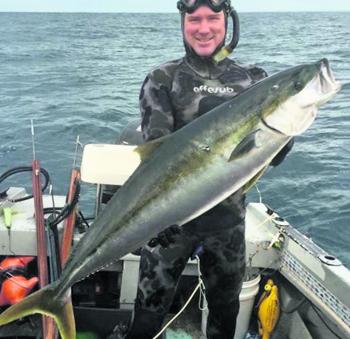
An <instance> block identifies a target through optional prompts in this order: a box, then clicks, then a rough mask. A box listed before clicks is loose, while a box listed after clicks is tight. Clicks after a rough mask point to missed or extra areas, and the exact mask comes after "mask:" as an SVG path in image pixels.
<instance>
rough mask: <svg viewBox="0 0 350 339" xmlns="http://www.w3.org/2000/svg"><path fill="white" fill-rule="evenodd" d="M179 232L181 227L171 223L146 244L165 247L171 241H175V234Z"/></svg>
mask: <svg viewBox="0 0 350 339" xmlns="http://www.w3.org/2000/svg"><path fill="white" fill-rule="evenodd" d="M180 232H181V227H180V226H177V225H172V226H169V227H168V228H166V229H165V230H164V231H162V232H160V233H159V234H158V235H157V237H155V238H152V239H151V240H150V241H149V242H148V246H150V247H156V246H157V245H160V246H162V247H164V248H167V247H168V246H169V245H170V244H171V243H174V242H175V235H176V234H179V233H180Z"/></svg>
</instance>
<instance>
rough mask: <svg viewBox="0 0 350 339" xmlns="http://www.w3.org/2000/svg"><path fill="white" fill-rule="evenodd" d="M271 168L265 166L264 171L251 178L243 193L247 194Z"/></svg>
mask: <svg viewBox="0 0 350 339" xmlns="http://www.w3.org/2000/svg"><path fill="white" fill-rule="evenodd" d="M268 167H269V165H267V166H265V167H264V168H263V169H262V170H260V171H259V172H258V173H257V174H255V175H254V177H253V178H251V179H250V180H249V181H248V182H247V183H246V184H245V185H244V186H243V193H247V192H248V191H249V190H250V189H251V188H252V187H253V186H254V185H255V184H256V183H257V182H258V180H259V179H260V178H261V176H262V175H263V174H264V172H265V170H266V169H267V168H268Z"/></svg>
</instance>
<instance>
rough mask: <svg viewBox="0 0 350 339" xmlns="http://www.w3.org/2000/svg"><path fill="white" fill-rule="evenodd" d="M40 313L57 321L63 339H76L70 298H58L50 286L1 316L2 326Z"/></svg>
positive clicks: (10, 308)
mask: <svg viewBox="0 0 350 339" xmlns="http://www.w3.org/2000/svg"><path fill="white" fill-rule="evenodd" d="M35 313H40V314H43V315H47V316H50V317H52V318H54V319H55V321H56V323H57V326H58V330H59V332H60V335H61V337H62V339H75V321H74V315H73V306H72V303H71V299H70V297H68V298H67V297H65V299H61V298H57V293H56V289H55V287H54V286H52V285H48V286H46V287H44V288H42V289H40V290H39V291H37V292H34V293H33V294H30V295H29V296H27V297H26V298H25V299H23V300H22V301H20V302H19V303H17V304H15V305H13V306H11V307H9V308H8V309H6V310H5V311H4V312H3V313H1V314H0V326H2V325H6V324H8V323H10V322H12V321H15V320H17V319H19V318H23V317H26V316H28V315H31V314H35Z"/></svg>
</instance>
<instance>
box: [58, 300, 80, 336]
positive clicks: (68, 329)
mask: <svg viewBox="0 0 350 339" xmlns="http://www.w3.org/2000/svg"><path fill="white" fill-rule="evenodd" d="M56 310H57V312H55V316H54V319H55V321H56V323H57V327H58V330H59V332H60V335H61V337H62V339H75V320H74V312H73V305H72V301H71V300H70V298H69V301H67V302H66V303H65V304H64V305H63V307H61V306H60V305H58V307H57V308H56Z"/></svg>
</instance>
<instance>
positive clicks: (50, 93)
mask: <svg viewBox="0 0 350 339" xmlns="http://www.w3.org/2000/svg"><path fill="white" fill-rule="evenodd" d="M240 18H241V40H240V43H239V46H238V48H237V49H236V51H235V53H234V55H233V57H234V58H236V59H237V60H238V61H240V62H241V63H250V64H252V63H255V64H257V65H258V66H260V67H263V68H265V69H266V71H267V72H268V73H269V74H272V73H275V72H277V71H280V70H283V69H286V68H288V67H291V66H293V65H296V64H300V63H305V62H313V61H317V60H319V59H321V58H323V57H327V58H328V59H329V60H330V63H331V66H332V69H333V71H334V73H335V75H336V78H337V79H339V80H340V81H341V82H342V84H343V88H342V90H341V92H340V93H339V94H338V95H337V96H336V97H335V99H333V100H332V101H331V102H330V103H328V104H327V105H325V106H323V107H322V108H321V109H320V111H319V115H318V118H317V120H316V122H315V123H314V124H313V126H312V127H311V128H310V129H309V130H308V131H307V132H306V133H305V134H303V135H301V136H298V137H296V143H295V146H294V148H293V150H292V152H291V153H290V155H289V156H288V158H287V159H286V160H285V161H284V163H283V164H282V165H280V166H279V167H277V168H276V169H272V170H270V171H269V172H268V174H267V175H265V176H264V178H263V179H262V180H261V181H260V183H259V185H258V187H259V190H260V191H261V195H262V200H263V201H264V202H265V203H267V204H269V205H270V206H272V207H273V208H274V209H276V210H277V211H278V212H279V213H280V214H281V215H282V216H285V217H286V218H287V219H288V220H289V222H290V223H291V224H292V225H294V226H295V227H296V228H298V229H299V230H301V231H302V232H303V233H304V234H306V235H307V236H309V237H311V238H312V239H313V240H314V241H315V242H316V243H318V244H319V245H320V246H322V247H323V248H325V249H326V250H327V251H329V252H330V253H332V254H334V255H336V256H337V257H338V258H339V259H340V260H342V261H343V262H344V263H345V264H346V265H347V266H348V267H350V248H349V243H350V180H349V176H350V165H349V164H350V132H349V131H350V63H349V60H350V43H349V36H350V13H259V14H255V13H249V14H248V13H243V14H241V15H240ZM183 53H184V50H183V44H182V38H181V32H180V20H179V16H178V15H177V14H175V13H174V14H53V13H51V14H46V13H0V174H1V173H3V172H4V171H5V170H8V169H10V168H12V167H15V166H20V165H29V164H30V163H31V160H32V141H31V130H30V119H34V124H35V144H36V156H37V158H38V159H39V160H40V161H41V164H42V166H43V167H45V168H46V169H47V170H48V171H49V172H50V174H51V178H52V182H53V185H54V192H55V193H57V194H65V193H66V191H67V187H68V182H69V176H70V170H71V168H72V165H73V160H74V154H75V152H74V150H75V140H76V138H77V136H78V135H79V136H80V141H81V143H82V144H86V143H97V142H98V143H112V142H114V140H115V139H116V138H117V137H118V135H119V133H120V132H121V130H122V129H123V127H125V126H126V125H127V124H128V122H130V121H132V120H135V119H138V117H139V110H138V95H139V89H140V86H141V84H142V82H143V80H144V78H145V76H146V74H147V73H148V72H149V71H150V70H151V69H152V68H154V67H155V66H157V65H159V64H161V63H163V62H165V61H168V60H170V59H176V58H179V57H181V56H182V55H183ZM78 161H79V157H78ZM8 185H24V186H26V187H28V188H29V189H30V176H29V175H17V176H16V177H14V178H13V179H11V180H8V181H6V182H5V183H2V184H0V189H1V188H4V187H7V186H8ZM248 198H249V201H256V200H258V199H259V195H258V194H257V191H255V190H252V191H251V193H250V194H249V197H248ZM81 199H82V203H81V205H82V207H83V210H84V212H85V214H87V215H89V214H92V206H93V201H94V189H93V187H92V186H89V185H86V184H84V186H83V190H82V198H81Z"/></svg>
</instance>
